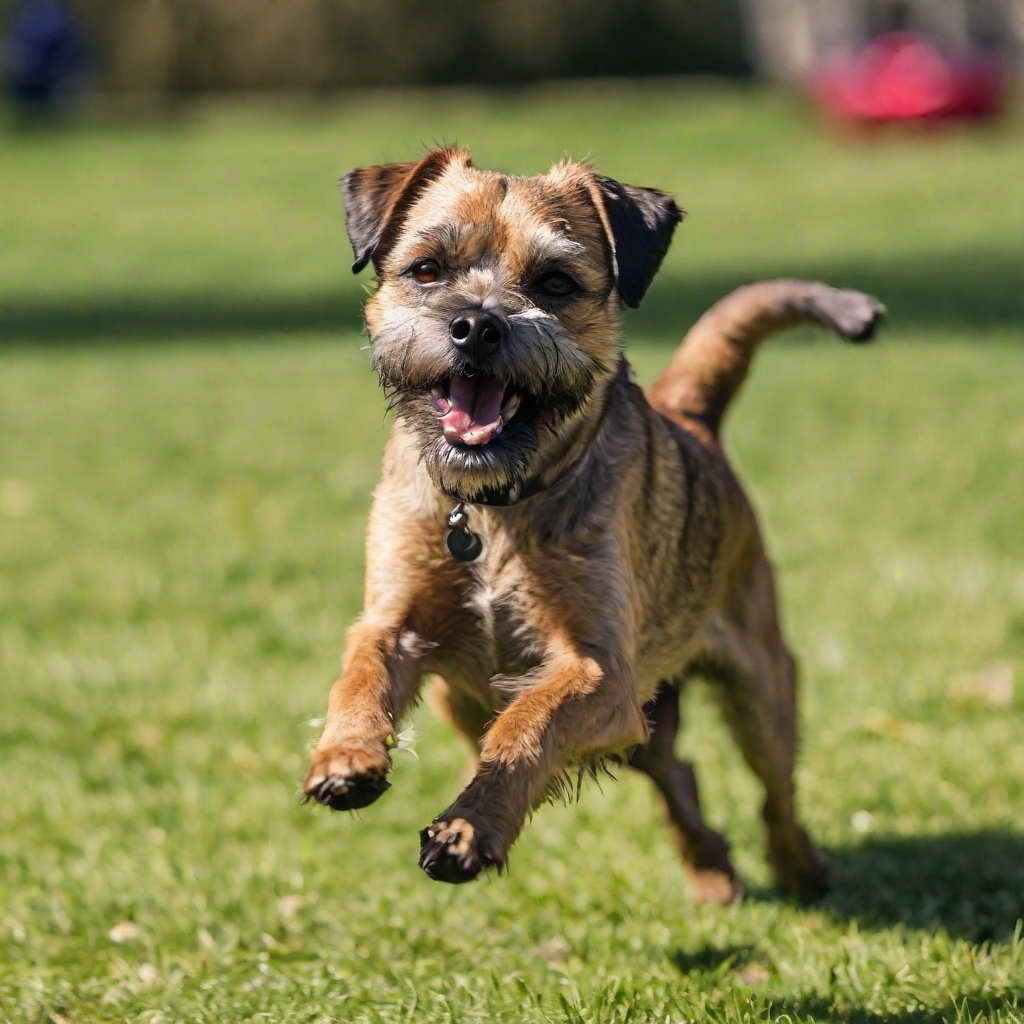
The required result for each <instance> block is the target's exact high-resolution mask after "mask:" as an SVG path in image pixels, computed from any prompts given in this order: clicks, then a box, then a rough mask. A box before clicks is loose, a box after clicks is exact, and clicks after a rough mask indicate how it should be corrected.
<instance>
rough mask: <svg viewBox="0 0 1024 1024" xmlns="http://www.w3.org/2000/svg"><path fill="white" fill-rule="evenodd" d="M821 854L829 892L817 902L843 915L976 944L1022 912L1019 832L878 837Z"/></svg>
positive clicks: (1023, 867) (997, 935)
mask: <svg viewBox="0 0 1024 1024" xmlns="http://www.w3.org/2000/svg"><path fill="white" fill-rule="evenodd" d="M827 854H828V857H829V861H830V862H831V865H832V876H833V879H832V891H831V893H830V894H829V896H828V897H827V899H826V900H825V901H824V902H823V903H822V904H821V906H822V909H824V910H826V911H827V912H828V913H831V914H832V915H834V916H835V917H837V918H839V919H842V920H856V921H858V922H859V923H861V924H862V925H864V926H865V927H887V926H890V925H894V924H902V925H905V926H907V927H910V928H919V929H922V930H927V931H935V930H937V929H940V928H942V929H945V930H946V931H947V932H948V933H949V934H950V935H951V936H953V937H954V938H960V939H966V940H968V941H970V942H976V943H981V942H1001V941H1003V940H1005V939H1007V938H1009V937H1010V936H1011V935H1012V934H1013V931H1014V929H1015V928H1016V927H1017V925H1018V923H1019V922H1020V921H1021V920H1022V919H1024V833H1021V832H1011V831H1009V830H1005V831H1004V830H995V829H992V830H983V831H976V832H959V833H947V834H944V835H933V836H903V837H884V836H880V837H877V838H869V839H866V840H865V841H864V842H862V843H859V844H858V845H856V846H850V847H845V848H840V849H832V850H828V851H827Z"/></svg>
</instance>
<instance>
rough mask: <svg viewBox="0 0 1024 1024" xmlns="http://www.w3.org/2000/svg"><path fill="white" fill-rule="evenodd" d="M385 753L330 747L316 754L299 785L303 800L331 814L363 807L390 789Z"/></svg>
mask: <svg viewBox="0 0 1024 1024" xmlns="http://www.w3.org/2000/svg"><path fill="white" fill-rule="evenodd" d="M390 770H391V760H390V758H389V757H388V755H387V751H385V750H383V749H382V750H380V751H376V750H373V749H372V748H368V747H332V748H329V749H327V750H317V751H315V752H314V754H313V759H312V761H311V762H310V766H309V774H308V775H307V776H306V781H305V782H304V783H303V785H302V791H303V792H304V793H305V794H306V800H316V801H317V803H321V804H324V805H325V806H327V807H330V808H331V809H332V810H335V811H354V810H357V809H358V808H360V807H367V806H369V805H370V804H372V803H373V802H374V800H376V799H377V798H378V797H379V796H380V795H381V794H382V793H383V792H384V791H385V790H386V789H388V788H389V787H390V785H391V783H390V782H388V780H387V778H386V776H387V773H388V772H389V771H390Z"/></svg>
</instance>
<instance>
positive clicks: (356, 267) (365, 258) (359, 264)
mask: <svg viewBox="0 0 1024 1024" xmlns="http://www.w3.org/2000/svg"><path fill="white" fill-rule="evenodd" d="M369 262H370V254H369V253H364V254H363V255H362V256H360V257H359V258H358V259H357V260H356V261H355V263H353V264H352V273H353V274H358V273H359V271H360V270H362V269H363V268H364V267H365V266H366V264H367V263H369Z"/></svg>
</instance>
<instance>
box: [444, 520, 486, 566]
mask: <svg viewBox="0 0 1024 1024" xmlns="http://www.w3.org/2000/svg"><path fill="white" fill-rule="evenodd" d="M444 543H445V547H446V548H448V554H449V555H451V556H452V558H454V559H455V561H456V562H475V561H476V560H477V559H478V558H479V557H480V552H481V551H483V549H484V542H483V541H482V540H481V539H480V534H478V533H474V532H473V531H472V530H467V529H465V528H463V529H461V530H449V531H448V533H447V534H446V535H445V538H444Z"/></svg>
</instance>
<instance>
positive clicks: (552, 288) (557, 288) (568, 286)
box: [537, 270, 576, 299]
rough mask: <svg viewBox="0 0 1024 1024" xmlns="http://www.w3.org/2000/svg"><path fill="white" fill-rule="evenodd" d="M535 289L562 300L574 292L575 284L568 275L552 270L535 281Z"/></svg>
mask: <svg viewBox="0 0 1024 1024" xmlns="http://www.w3.org/2000/svg"><path fill="white" fill-rule="evenodd" d="M537 287H538V288H540V290H541V291H542V292H545V293H547V294H548V295H551V296H553V297H554V298H558V299H562V298H565V296H566V295H572V293H573V292H574V291H576V282H575V281H574V280H573V279H572V278H571V277H570V276H569V275H568V274H563V273H562V272H561V271H560V270H552V271H550V272H549V273H547V274H543V275H542V276H541V277H539V278H538V279H537Z"/></svg>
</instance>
